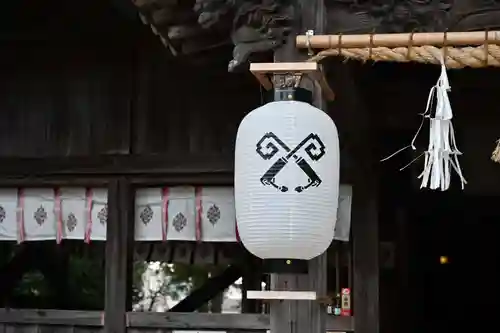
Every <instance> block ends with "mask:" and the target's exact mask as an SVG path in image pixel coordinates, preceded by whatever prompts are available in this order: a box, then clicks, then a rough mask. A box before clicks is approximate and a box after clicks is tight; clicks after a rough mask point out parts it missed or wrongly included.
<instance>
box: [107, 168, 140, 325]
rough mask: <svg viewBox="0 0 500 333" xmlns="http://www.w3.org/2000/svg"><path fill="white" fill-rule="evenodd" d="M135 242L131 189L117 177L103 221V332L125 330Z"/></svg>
mask: <svg viewBox="0 0 500 333" xmlns="http://www.w3.org/2000/svg"><path fill="white" fill-rule="evenodd" d="M133 246H134V193H133V190H132V186H131V185H130V182H129V181H128V180H127V179H126V178H124V177H120V178H117V179H113V180H112V181H111V182H110V185H109V189H108V219H107V222H106V262H105V265H106V268H105V270H106V289H105V293H104V295H105V305H104V323H105V324H104V332H106V333H123V332H126V331H127V323H126V319H125V318H126V313H127V310H131V305H132V304H131V300H132V298H131V294H130V292H131V288H129V287H130V284H131V283H132V264H133Z"/></svg>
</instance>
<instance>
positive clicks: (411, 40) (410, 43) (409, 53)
mask: <svg viewBox="0 0 500 333" xmlns="http://www.w3.org/2000/svg"><path fill="white" fill-rule="evenodd" d="M414 34H415V29H413V30H412V31H411V32H410V37H409V38H408V52H407V53H406V60H408V61H410V60H411V51H412V49H413V35H414Z"/></svg>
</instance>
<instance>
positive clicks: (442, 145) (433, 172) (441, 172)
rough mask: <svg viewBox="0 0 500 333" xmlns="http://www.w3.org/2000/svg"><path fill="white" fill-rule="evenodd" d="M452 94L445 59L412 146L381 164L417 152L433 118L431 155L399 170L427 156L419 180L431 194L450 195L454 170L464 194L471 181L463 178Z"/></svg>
mask: <svg viewBox="0 0 500 333" xmlns="http://www.w3.org/2000/svg"><path fill="white" fill-rule="evenodd" d="M450 90H451V87H450V83H449V81H448V75H447V73H446V66H445V63H444V59H443V57H441V75H440V76H439V79H438V81H437V83H436V85H434V86H433V87H432V88H431V91H430V92H429V97H428V99H427V106H426V108H425V112H424V113H423V114H422V116H423V119H422V122H421V123H420V126H419V128H418V130H417V133H415V136H414V137H413V139H412V141H411V144H410V145H409V146H406V147H404V148H401V149H400V150H398V151H396V152H395V153H393V154H392V155H390V156H388V157H386V158H384V159H382V160H381V162H383V161H387V160H388V159H390V158H391V157H393V156H395V155H396V154H399V153H400V152H402V151H403V150H405V149H407V148H410V147H411V148H412V149H413V150H416V147H415V141H416V139H417V137H418V135H419V133H420V130H421V129H422V127H423V125H424V122H425V119H426V118H429V121H430V129H429V146H428V148H427V151H426V152H424V153H422V154H420V155H419V156H417V157H416V158H415V159H413V160H412V161H411V162H410V163H408V164H407V165H405V166H404V167H402V168H401V169H399V170H400V171H401V170H403V169H405V168H407V167H408V166H409V165H411V164H412V163H413V162H415V161H416V160H418V159H419V158H420V157H422V155H424V156H425V161H424V170H423V171H422V173H421V174H420V175H419V176H418V179H420V178H422V183H421V184H420V188H424V187H429V188H430V189H431V190H436V189H440V190H441V191H446V190H447V189H448V188H449V187H450V180H451V169H450V166H451V167H452V168H453V169H454V170H455V172H456V173H457V174H458V176H459V178H460V182H461V187H462V190H463V189H464V186H465V184H467V181H466V180H465V178H464V177H463V175H462V170H461V168H460V163H459V162H458V155H462V153H461V152H460V151H459V150H458V148H457V146H456V142H455V132H454V130H453V125H452V123H451V119H452V118H453V112H452V110H451V103H450V100H449V98H448V91H450ZM434 97H435V98H436V112H435V114H434V117H432V114H431V106H432V101H433V99H434Z"/></svg>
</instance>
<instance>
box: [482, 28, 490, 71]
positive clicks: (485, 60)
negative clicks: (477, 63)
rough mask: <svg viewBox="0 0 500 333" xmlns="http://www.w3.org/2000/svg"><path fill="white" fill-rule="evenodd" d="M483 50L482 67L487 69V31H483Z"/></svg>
mask: <svg viewBox="0 0 500 333" xmlns="http://www.w3.org/2000/svg"><path fill="white" fill-rule="evenodd" d="M483 48H484V65H485V67H488V56H489V53H488V51H489V50H488V29H486V30H484V45H483Z"/></svg>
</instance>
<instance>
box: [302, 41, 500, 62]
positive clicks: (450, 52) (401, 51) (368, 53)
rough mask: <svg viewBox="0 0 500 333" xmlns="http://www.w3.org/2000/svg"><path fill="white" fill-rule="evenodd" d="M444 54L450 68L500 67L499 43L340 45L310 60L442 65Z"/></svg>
mask: <svg viewBox="0 0 500 333" xmlns="http://www.w3.org/2000/svg"><path fill="white" fill-rule="evenodd" d="M443 54H444V55H445V58H446V59H445V63H446V67H447V68H464V67H473V68H479V67H486V66H496V67H500V45H495V44H488V45H482V46H478V47H462V48H455V47H446V48H444V49H443V48H438V47H435V46H429V45H427V46H414V47H396V48H388V47H373V48H348V49H343V48H338V49H329V50H324V51H321V52H319V53H318V54H316V55H315V56H313V57H312V58H310V59H309V61H312V62H320V61H322V60H323V59H325V58H328V57H332V56H342V57H345V58H347V59H355V60H361V61H368V60H373V61H395V62H420V63H427V64H437V65H439V64H440V63H441V62H440V60H441V57H442V56H443Z"/></svg>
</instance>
